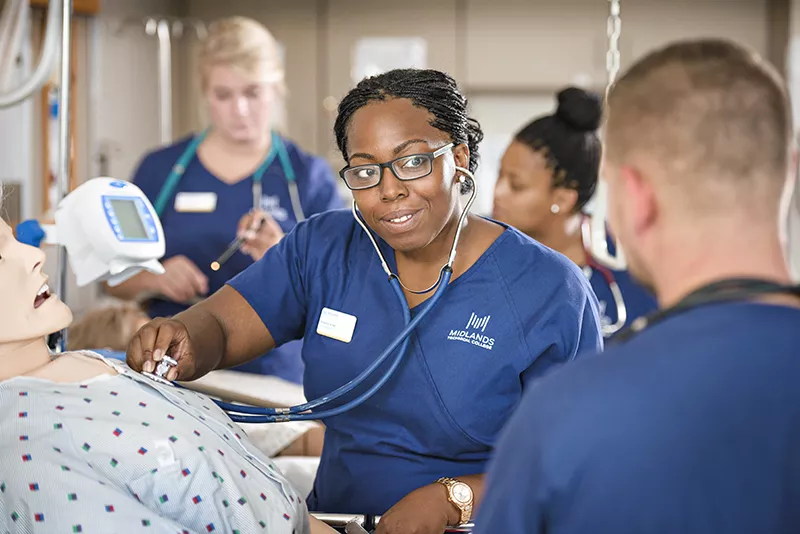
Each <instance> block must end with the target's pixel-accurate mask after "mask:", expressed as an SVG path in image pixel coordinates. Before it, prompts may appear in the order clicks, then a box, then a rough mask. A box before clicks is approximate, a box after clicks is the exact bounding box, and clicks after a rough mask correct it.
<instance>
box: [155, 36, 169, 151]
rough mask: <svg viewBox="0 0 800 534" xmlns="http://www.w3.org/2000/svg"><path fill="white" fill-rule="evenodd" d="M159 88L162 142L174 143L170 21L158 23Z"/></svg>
mask: <svg viewBox="0 0 800 534" xmlns="http://www.w3.org/2000/svg"><path fill="white" fill-rule="evenodd" d="M157 32H158V88H159V108H160V110H159V111H160V112H161V142H162V143H163V144H167V143H170V142H171V141H172V50H171V44H170V24H169V21H168V20H160V21H159V22H158V29H157Z"/></svg>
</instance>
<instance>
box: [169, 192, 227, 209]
mask: <svg viewBox="0 0 800 534" xmlns="http://www.w3.org/2000/svg"><path fill="white" fill-rule="evenodd" d="M215 209H217V194H216V193H187V192H182V193H178V194H177V195H175V211H179V212H183V213H211V212H212V211H214V210H215Z"/></svg>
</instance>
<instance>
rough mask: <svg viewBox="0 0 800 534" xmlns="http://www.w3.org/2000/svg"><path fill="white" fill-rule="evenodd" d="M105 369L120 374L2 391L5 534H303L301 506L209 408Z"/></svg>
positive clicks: (28, 381) (120, 367)
mask: <svg viewBox="0 0 800 534" xmlns="http://www.w3.org/2000/svg"><path fill="white" fill-rule="evenodd" d="M85 354H86V355H88V356H91V357H97V358H99V356H96V355H93V354H91V353H85ZM104 361H105V362H106V363H107V364H108V365H110V366H112V367H114V368H115V369H116V370H117V372H118V373H119V374H118V375H116V376H112V375H102V376H98V377H96V378H94V379H91V380H87V381H84V382H81V383H71V384H57V383H53V382H50V381H48V380H42V379H37V378H29V377H17V378H14V379H11V380H7V381H4V382H2V383H0V458H2V461H1V462H0V532H4V533H5V532H10V533H14V534H16V533H37V534H38V533H48V534H55V533H61V532H64V533H75V532H86V533H103V534H107V533H114V532H119V533H138V532H147V533H191V534H195V533H208V532H225V533H229V534H230V533H255V532H268V533H270V534H306V533H307V532H308V528H309V526H308V512H307V509H306V505H305V501H304V500H303V499H302V498H301V497H300V496H299V495H298V494H297V492H295V491H294V489H293V488H292V487H291V486H290V485H289V483H288V482H287V481H286V479H285V478H284V477H283V476H282V475H281V474H280V472H279V471H278V470H277V468H276V467H275V466H274V464H273V463H272V461H271V460H270V459H269V458H267V457H266V456H264V455H263V454H262V453H261V452H259V450H258V449H256V448H255V447H254V446H253V445H252V444H251V443H250V442H249V441H248V439H247V437H246V436H245V435H244V432H243V431H242V430H241V429H240V428H239V427H238V426H237V425H236V424H234V423H233V422H231V420H230V419H229V418H228V417H227V416H226V415H225V413H224V412H222V410H220V409H219V408H218V407H217V406H216V405H215V404H214V403H213V402H212V401H211V400H210V399H208V398H207V397H205V396H203V395H200V394H197V393H194V392H191V391H188V390H184V389H179V388H176V387H172V386H167V385H162V384H160V383H157V382H154V381H152V380H150V379H148V378H146V377H144V376H143V375H140V374H139V373H136V372H134V371H132V370H131V369H129V368H128V367H127V366H126V365H125V364H123V363H121V362H115V361H111V360H104Z"/></svg>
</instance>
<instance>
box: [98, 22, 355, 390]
mask: <svg viewBox="0 0 800 534" xmlns="http://www.w3.org/2000/svg"><path fill="white" fill-rule="evenodd" d="M200 69H201V70H200V74H201V79H202V89H203V93H204V95H205V102H206V104H207V109H208V112H209V113H208V115H209V116H210V121H211V127H210V128H209V129H208V130H207V131H205V132H201V133H200V134H198V135H194V136H192V137H190V138H187V139H184V140H182V141H179V142H178V143H176V144H174V145H171V146H168V147H166V148H163V149H160V150H157V151H155V152H152V153H150V154H148V155H147V156H146V157H145V158H144V160H143V161H142V162H141V164H140V165H139V168H138V169H137V170H136V174H135V176H134V178H133V181H134V182H135V183H136V185H138V186H139V187H140V188H141V189H142V191H144V193H145V195H147V196H148V198H149V199H150V201H151V202H152V203H153V205H154V207H155V208H156V211H157V212H158V214H159V216H160V217H161V222H162V224H163V227H164V234H165V240H166V254H165V256H164V259H163V260H162V261H163V264H164V267H165V269H166V273H165V274H164V275H160V276H158V275H153V274H149V273H142V274H140V275H138V276H136V277H135V278H133V279H131V280H129V281H128V282H126V283H124V284H122V285H121V286H118V287H116V288H108V291H109V293H111V294H112V295H114V296H117V297H119V298H124V299H130V300H134V299H135V300H146V302H147V312H148V313H149V315H150V316H151V317H169V316H172V315H174V314H176V313H178V312H180V311H183V310H185V309H186V308H188V306H189V305H190V304H191V303H192V302H196V301H197V300H200V299H203V298H205V297H206V296H207V295H209V294H211V293H213V292H214V291H216V290H218V289H219V288H221V287H222V286H223V285H224V284H225V283H226V282H227V281H228V280H229V279H231V278H233V277H234V276H236V275H237V274H238V273H240V272H241V271H243V270H244V269H245V268H247V267H248V266H250V265H251V264H252V263H253V261H254V260H258V259H259V258H260V257H261V256H263V254H264V252H265V251H266V250H267V249H268V248H269V247H271V246H273V245H274V244H275V243H277V242H278V241H279V240H280V239H281V238H282V237H283V235H284V233H285V232H288V231H289V230H291V229H292V228H293V227H294V226H295V225H296V224H297V223H298V222H299V221H301V220H302V219H304V218H307V217H310V216H311V215H313V214H315V213H320V212H323V211H326V210H328V209H332V208H340V207H343V205H344V204H343V201H342V200H341V198H340V196H339V195H338V193H337V190H336V184H335V180H334V177H333V175H332V173H331V171H330V167H329V166H328V164H327V163H326V162H325V161H324V160H322V159H319V158H316V157H312V156H310V155H308V154H306V153H304V152H303V151H301V150H300V149H299V148H298V147H297V146H296V145H295V144H293V143H292V142H290V141H289V140H287V139H285V138H283V137H281V136H280V135H277V134H276V133H274V132H270V129H269V124H270V118H271V113H272V111H273V109H274V105H273V104H274V102H275V100H276V98H280V97H281V96H282V93H283V92H284V86H283V66H282V63H281V59H280V55H279V50H278V45H277V43H276V42H275V40H274V39H273V37H272V35H270V33H269V32H268V31H267V30H266V28H264V27H263V26H261V25H260V24H259V23H257V22H255V21H253V20H250V19H246V18H242V17H234V18H230V19H224V20H221V21H218V22H216V23H215V24H214V25H212V27H211V28H210V33H209V35H208V38H207V39H206V40H205V41H204V42H203V43H202V46H201V51H200ZM262 220H263V221H264V222H263V224H262V225H261V228H260V231H259V232H248V237H249V239H248V241H247V243H246V244H245V246H244V247H243V248H242V249H241V250H240V251H239V252H237V253H236V254H234V255H233V257H231V258H230V259H229V260H228V261H227V262H224V263H223V264H222V265H221V266H220V267H219V268H218V269H217V270H214V269H212V267H211V264H212V262H214V261H215V259H216V258H218V257H219V256H220V255H221V254H222V253H223V252H224V251H225V249H226V247H227V246H228V244H229V243H230V242H231V241H232V240H233V239H235V238H236V237H237V230H238V231H239V232H241V233H244V232H246V231H247V230H248V228H250V226H251V225H253V226H255V225H257V224H258V223H259V222H260V221H262ZM301 346H302V345H301V342H300V341H295V342H292V343H289V344H287V345H284V346H282V347H280V348H278V349H276V350H275V351H273V353H272V354H271V355H270V358H259V359H256V360H254V361H252V362H248V363H247V364H246V365H244V366H242V367H240V368H239V369H238V370H242V371H249V372H255V373H261V374H268V375H275V376H279V377H281V378H284V379H287V380H290V381H292V382H295V383H300V382H301V381H302V376H303V364H302V358H301V355H300V350H301Z"/></svg>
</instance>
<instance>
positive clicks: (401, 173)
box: [339, 143, 454, 191]
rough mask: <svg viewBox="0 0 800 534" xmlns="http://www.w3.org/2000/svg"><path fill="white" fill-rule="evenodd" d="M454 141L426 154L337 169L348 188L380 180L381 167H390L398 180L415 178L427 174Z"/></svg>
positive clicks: (377, 182) (351, 188)
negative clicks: (435, 160)
mask: <svg viewBox="0 0 800 534" xmlns="http://www.w3.org/2000/svg"><path fill="white" fill-rule="evenodd" d="M453 145H454V143H448V144H446V145H444V146H443V147H442V148H439V149H437V150H436V151H435V152H428V153H426V154H412V155H410V156H403V157H400V158H397V159H394V160H392V161H389V162H386V163H371V164H369V165H357V166H355V167H345V168H344V169H342V170H341V171H339V176H341V177H342V180H344V183H345V184H347V187H348V188H349V189H350V190H353V191H357V190H360V189H369V188H370V187H375V186H376V185H378V184H379V183H380V182H381V178H382V177H383V169H385V168H387V167H388V168H390V169H392V173H394V175H395V176H396V177H397V179H398V180H403V181H409V180H417V179H419V178H424V177H425V176H428V175H429V174H430V173H431V172H432V171H433V160H434V159H436V158H438V157H439V156H441V155H442V154H446V153H447V152H448V151H449V150H450V149H451V148H453Z"/></svg>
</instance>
